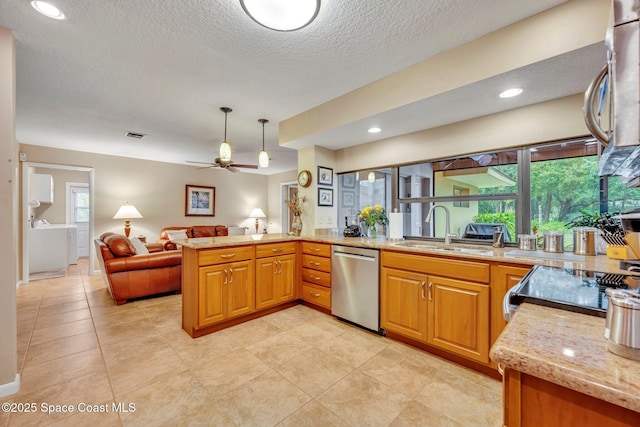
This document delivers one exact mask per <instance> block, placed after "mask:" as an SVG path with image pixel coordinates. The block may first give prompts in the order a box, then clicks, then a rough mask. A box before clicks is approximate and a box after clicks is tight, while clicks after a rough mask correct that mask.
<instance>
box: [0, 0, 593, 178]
mask: <svg viewBox="0 0 640 427" xmlns="http://www.w3.org/2000/svg"><path fill="white" fill-rule="evenodd" d="M51 3H53V4H55V5H56V6H58V7H59V8H60V9H61V10H62V11H63V12H64V13H65V15H66V17H67V19H66V20H64V21H56V20H52V19H49V18H46V17H44V16H42V15H40V14H38V13H37V12H36V11H35V10H34V9H32V8H31V6H30V5H29V1H27V0H2V2H0V26H3V27H6V28H9V29H12V30H13V31H14V34H15V37H16V40H17V120H16V134H17V138H18V140H19V141H20V142H22V143H25V144H33V145H42V146H50V147H57V148H65V149H71V150H79V151H86V152H94V153H103V154H112V155H119V156H129V157H135V158H145V159H150V160H159V161H166V162H173V163H185V161H187V160H199V161H210V160H213V158H215V157H217V152H218V146H219V143H220V142H221V140H222V139H223V132H224V130H223V128H224V115H223V114H222V113H221V112H220V111H219V108H220V107H222V106H228V107H231V108H233V110H234V111H233V112H232V113H231V114H230V115H229V118H228V132H227V136H228V139H229V141H230V142H231V143H232V147H233V150H234V154H233V160H234V161H235V162H238V163H253V164H257V156H258V151H259V150H260V148H261V143H262V142H261V125H260V124H259V123H258V121H257V120H258V119H259V118H266V119H269V120H270V123H269V124H267V125H266V128H265V130H266V146H267V151H268V152H269V154H270V155H271V157H272V162H271V166H270V167H269V168H268V169H260V170H258V171H257V172H258V173H265V174H270V173H276V172H281V171H286V170H292V169H296V168H297V154H296V152H295V151H294V150H291V149H287V148H284V147H279V146H278V122H279V121H281V120H284V119H287V118H289V117H291V116H294V115H296V114H299V113H301V112H303V111H306V110H308V109H310V108H312V107H314V106H317V105H319V104H322V103H324V102H326V101H329V100H331V99H333V98H335V97H337V96H340V95H342V94H344V93H347V92H349V91H352V90H354V89H356V88H358V87H361V86H363V85H366V84H368V83H371V82H373V81H375V80H378V79H380V78H382V77H385V76H388V75H390V74H392V73H394V72H397V71H400V70H402V69H405V68H407V67H409V66H411V65H413V64H416V63H419V62H421V61H424V60H425V59H427V58H430V57H432V56H434V55H436V54H438V53H441V52H443V51H446V50H449V49H451V48H454V47H456V46H459V45H461V44H464V43H466V42H468V41H470V40H473V39H475V38H478V37H479V36H481V35H484V34H487V33H490V32H492V31H495V30H497V29H499V28H502V27H504V26H506V25H509V24H511V23H513V22H517V21H519V20H522V19H524V18H526V17H528V16H531V15H533V14H536V13H538V12H540V11H543V10H545V9H547V8H550V7H554V6H556V5H558V4H560V3H563V1H561V0H537V1H535V2H532V1H528V0H490V1H489V0H487V1H481V2H480V1H476V0H440V1H425V0H402V1H389V0H322V6H321V10H320V13H319V15H318V17H317V19H316V21H314V22H313V23H312V24H311V25H309V26H307V27H305V28H303V29H301V30H299V31H295V32H290V33H284V32H276V31H271V30H268V29H266V28H264V27H262V26H260V25H258V24H256V23H255V22H254V21H252V20H251V19H250V18H249V17H248V16H247V15H245V13H244V12H243V10H242V8H241V6H240V2H239V1H237V0H218V1H214V0H167V1H162V2H158V1H154V0H135V1H114V0H110V1H109V0H103V1H83V2H80V1H74V0H52V1H51ZM601 56H602V54H601V53H596V52H593V51H592V50H590V49H587V48H585V49H583V50H581V51H578V52H576V53H574V54H573V55H572V56H571V57H569V56H566V57H560V58H556V59H554V60H550V61H545V62H543V63H539V64H536V65H534V66H531V67H527V69H523V70H518V71H517V72H514V73H509V75H504V76H499V77H496V78H494V79H491V80H489V81H485V82H481V83H478V84H475V85H471V86H470V87H468V88H465V90H458V91H453V92H451V93H445V94H442V95H439V96H437V97H434V98H430V99H427V100H424V101H422V102H418V103H416V104H415V105H409V106H405V107H403V108H400V109H397V110H394V111H390V112H389V113H387V114H388V117H386V118H387V119H389V118H391V119H393V122H394V126H393V128H389V129H385V133H384V135H383V136H380V137H379V138H383V137H384V138H386V137H389V136H390V135H392V134H393V135H398V134H403V133H408V132H413V131H416V130H420V129H425V128H429V127H432V126H436V125H441V124H444V123H450V122H454V121H459V120H463V119H467V118H471V117H477V116H481V115H484V114H488V113H491V112H495V111H500V109H505V106H504V104H501V105H500V106H497V105H492V104H490V102H491V101H488V100H489V99H493V98H495V97H485V96H483V94H484V93H488V92H493V91H495V90H497V88H502V87H503V86H504V84H505V83H510V82H518V83H520V82H522V83H521V85H525V86H526V85H529V86H528V87H530V88H531V91H530V93H534V94H535V96H534V97H532V98H527V99H523V100H521V101H517V102H520V103H521V104H530V103H535V102H540V101H542V100H546V99H552V98H557V97H559V96H565V95H569V94H573V93H577V92H580V91H583V90H584V88H585V87H586V85H587V84H588V80H589V79H590V77H591V76H593V75H594V71H593V70H597V69H598V68H599V67H600V63H601V62H602V59H601ZM558 70H563V72H562V73H560V75H558ZM550 75H552V76H555V77H554V78H552V79H550V78H549V76H550ZM517 105H518V104H516V103H515V102H514V103H511V104H509V106H508V108H513V107H514V106H517ZM375 119H376V120H377V119H381V118H380V117H377V118H375ZM126 131H133V132H140V133H145V134H148V136H147V137H146V138H145V139H143V140H141V141H138V140H134V139H130V138H126V137H125V136H124V133H125V132H126ZM331 132H332V133H331V134H330V136H331V140H332V141H335V142H334V144H335V145H333V146H331V148H340V147H342V146H346V144H347V142H349V144H353V143H354V142H355V143H363V142H370V141H372V140H374V137H371V136H366V137H364V138H363V137H362V136H356V135H355V126H345V127H343V128H340V129H338V130H333V131H331ZM326 136H327V135H323V139H324V140H325V141H326V138H325V137H326ZM310 138H312V139H313V136H312V137H310ZM250 172H254V171H250Z"/></svg>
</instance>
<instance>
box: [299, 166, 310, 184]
mask: <svg viewBox="0 0 640 427" xmlns="http://www.w3.org/2000/svg"><path fill="white" fill-rule="evenodd" d="M298 184H299V185H300V186H301V187H305V188H306V187H308V186H309V185H311V172H309V171H308V170H303V171H300V173H299V174H298Z"/></svg>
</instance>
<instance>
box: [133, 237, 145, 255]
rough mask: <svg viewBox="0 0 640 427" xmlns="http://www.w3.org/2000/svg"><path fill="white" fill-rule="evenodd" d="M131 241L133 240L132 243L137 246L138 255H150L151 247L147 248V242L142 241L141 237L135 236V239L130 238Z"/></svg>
mask: <svg viewBox="0 0 640 427" xmlns="http://www.w3.org/2000/svg"><path fill="white" fill-rule="evenodd" d="M130 241H131V244H132V245H133V247H134V248H136V253H137V254H138V255H148V254H149V249H147V247H146V246H145V244H144V243H142V241H141V240H140V239H138V238H137V237H134V238H133V239H130Z"/></svg>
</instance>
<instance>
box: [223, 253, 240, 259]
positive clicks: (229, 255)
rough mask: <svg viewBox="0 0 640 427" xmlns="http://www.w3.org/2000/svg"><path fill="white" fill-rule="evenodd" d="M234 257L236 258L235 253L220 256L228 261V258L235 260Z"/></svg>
mask: <svg viewBox="0 0 640 427" xmlns="http://www.w3.org/2000/svg"><path fill="white" fill-rule="evenodd" d="M234 256H236V254H235V252H234V253H232V254H222V255H220V258H225V259H227V258H233V257H234Z"/></svg>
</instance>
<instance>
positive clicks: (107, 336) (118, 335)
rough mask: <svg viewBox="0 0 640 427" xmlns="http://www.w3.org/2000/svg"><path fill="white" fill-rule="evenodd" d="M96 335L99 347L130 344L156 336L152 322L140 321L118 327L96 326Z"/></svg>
mask: <svg viewBox="0 0 640 427" xmlns="http://www.w3.org/2000/svg"><path fill="white" fill-rule="evenodd" d="M96 334H97V335H98V341H99V342H100V345H101V346H104V345H111V344H114V343H119V342H121V343H122V342H132V341H136V340H138V339H139V337H145V336H150V335H153V336H157V331H156V329H155V327H154V325H153V322H150V321H149V320H146V319H145V320H140V321H137V322H129V323H122V324H119V325H102V326H100V325H98V326H96Z"/></svg>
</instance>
